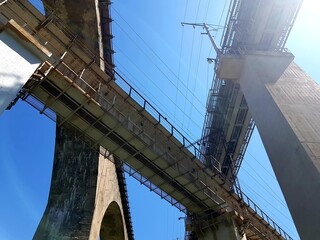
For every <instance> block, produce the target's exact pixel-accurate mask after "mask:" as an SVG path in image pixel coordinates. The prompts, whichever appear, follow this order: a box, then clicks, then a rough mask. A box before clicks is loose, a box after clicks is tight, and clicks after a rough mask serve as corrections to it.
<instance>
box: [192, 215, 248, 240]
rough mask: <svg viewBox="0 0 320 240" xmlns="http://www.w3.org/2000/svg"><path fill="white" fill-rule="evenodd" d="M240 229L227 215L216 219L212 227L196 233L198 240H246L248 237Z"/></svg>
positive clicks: (230, 216)
mask: <svg viewBox="0 0 320 240" xmlns="http://www.w3.org/2000/svg"><path fill="white" fill-rule="evenodd" d="M239 229H240V228H239V227H238V225H237V223H236V221H235V219H234V218H233V217H232V215H230V214H228V213H226V214H224V215H221V216H219V217H217V218H215V219H214V223H212V225H211V227H208V228H206V229H202V230H200V231H198V232H196V234H195V235H196V236H198V240H222V239H228V240H246V239H247V238H246V236H245V235H244V234H241V233H240V232H239Z"/></svg>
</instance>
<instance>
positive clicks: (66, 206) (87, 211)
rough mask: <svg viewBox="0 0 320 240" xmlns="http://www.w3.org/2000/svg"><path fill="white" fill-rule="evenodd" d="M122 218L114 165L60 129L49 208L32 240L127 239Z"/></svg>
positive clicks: (57, 132)
mask: <svg viewBox="0 0 320 240" xmlns="http://www.w3.org/2000/svg"><path fill="white" fill-rule="evenodd" d="M123 216H124V215H123V210H122V202H121V195H120V191H119V185H118V179H117V175H116V170H115V165H114V164H113V163H112V162H110V161H109V160H108V159H104V157H102V156H101V155H100V156H99V153H98V149H93V148H91V147H89V145H88V140H87V139H83V137H82V136H77V135H75V134H74V133H73V132H72V131H70V130H69V129H66V128H63V127H58V126H57V130H56V147H55V157H54V165H53V173H52V181H51V188H50V194H49V199H48V205H47V208H46V210H45V213H44V215H43V217H42V220H41V222H40V224H39V226H38V229H37V231H36V233H35V235H34V238H33V239H39V240H40V239H41V240H42V239H48V240H50V239H79V240H81V239H83V240H84V239H92V240H97V239H98V237H99V235H100V234H101V235H102V238H101V239H120V240H121V239H123V240H124V239H128V237H127V231H126V225H125V219H124V217H123ZM110 228H112V231H110Z"/></svg>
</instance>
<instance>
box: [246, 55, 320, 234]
mask: <svg viewBox="0 0 320 240" xmlns="http://www.w3.org/2000/svg"><path fill="white" fill-rule="evenodd" d="M291 60H292V59H290V58H287V59H285V58H283V57H279V56H271V55H270V56H263V55H248V56H246V57H245V63H244V66H243V69H242V73H241V77H240V85H241V89H242V91H243V93H244V96H245V98H246V100H247V103H248V106H249V109H250V112H251V114H252V116H253V118H254V120H255V122H256V125H257V128H258V130H259V133H260V136H261V139H262V141H263V144H264V146H265V149H266V151H267V154H268V156H269V159H270V161H271V164H272V167H273V170H274V172H275V174H276V177H277V179H278V182H279V184H280V187H281V189H282V192H283V194H284V197H285V199H286V202H287V204H288V207H289V210H290V212H291V215H292V217H293V220H294V223H295V225H296V227H297V230H298V232H299V235H300V237H301V239H315V238H317V237H316V236H320V228H319V223H320V204H319V199H320V86H319V85H317V84H316V83H315V82H314V81H313V80H312V79H311V78H310V77H309V76H308V75H307V74H306V73H305V72H303V70H302V69H301V68H299V67H298V66H297V65H296V64H295V63H291V65H290V66H289V67H288V68H287V69H286V67H285V66H286V65H289V64H290V62H291ZM285 69H286V70H285ZM284 70H285V71H284ZM283 71H284V73H283ZM282 73H283V74H282Z"/></svg>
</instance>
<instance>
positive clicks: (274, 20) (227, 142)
mask: <svg viewBox="0 0 320 240" xmlns="http://www.w3.org/2000/svg"><path fill="white" fill-rule="evenodd" d="M248 6H250V7H248ZM300 6H301V0H294V1H291V2H290V3H289V2H287V1H282V2H279V1H275V0H232V1H231V2H230V5H229V9H228V13H227V17H226V22H225V27H224V31H223V34H222V38H221V41H220V45H221V49H219V51H217V59H216V61H215V69H217V68H218V65H219V60H220V59H219V57H220V55H221V54H222V55H239V56H241V55H242V54H245V53H247V52H251V51H269V52H270V51H271V52H273V51H275V52H287V51H288V50H287V49H286V48H285V44H286V41H287V38H288V36H289V34H290V31H291V29H292V26H293V23H294V21H295V19H296V17H297V14H298V11H299V9H300ZM257 29H259V30H262V31H256V30H257ZM206 108H207V111H206V116H205V122H204V128H203V131H202V138H201V139H202V144H201V152H202V153H203V155H205V156H211V157H212V158H214V159H216V160H217V161H218V162H219V164H220V165H221V172H222V174H223V175H224V176H225V177H227V178H229V179H230V180H231V181H230V182H233V181H232V179H234V178H235V176H237V173H238V171H239V168H240V166H241V163H242V160H243V157H244V154H245V152H246V149H247V146H248V143H249V140H250V138H251V135H252V132H253V130H254V126H255V124H254V121H253V119H252V117H251V114H250V111H249V109H248V105H247V103H246V100H245V98H244V96H243V93H242V92H241V89H240V84H239V82H238V81H236V80H227V79H220V78H218V77H217V75H216V74H215V75H214V76H213V82H212V87H211V89H210V91H209V95H208V100H207V105H206ZM201 160H202V161H203V162H204V163H206V164H207V165H208V166H210V163H207V162H206V159H201Z"/></svg>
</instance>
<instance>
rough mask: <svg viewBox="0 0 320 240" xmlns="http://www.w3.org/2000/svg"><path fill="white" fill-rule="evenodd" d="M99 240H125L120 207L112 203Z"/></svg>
mask: <svg viewBox="0 0 320 240" xmlns="http://www.w3.org/2000/svg"><path fill="white" fill-rule="evenodd" d="M99 240H124V226H123V221H122V214H121V211H120V207H119V205H118V204H117V203H116V202H112V203H110V205H109V206H108V208H107V210H106V212H105V214H104V216H103V220H102V222H101V227H100V234H99Z"/></svg>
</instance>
